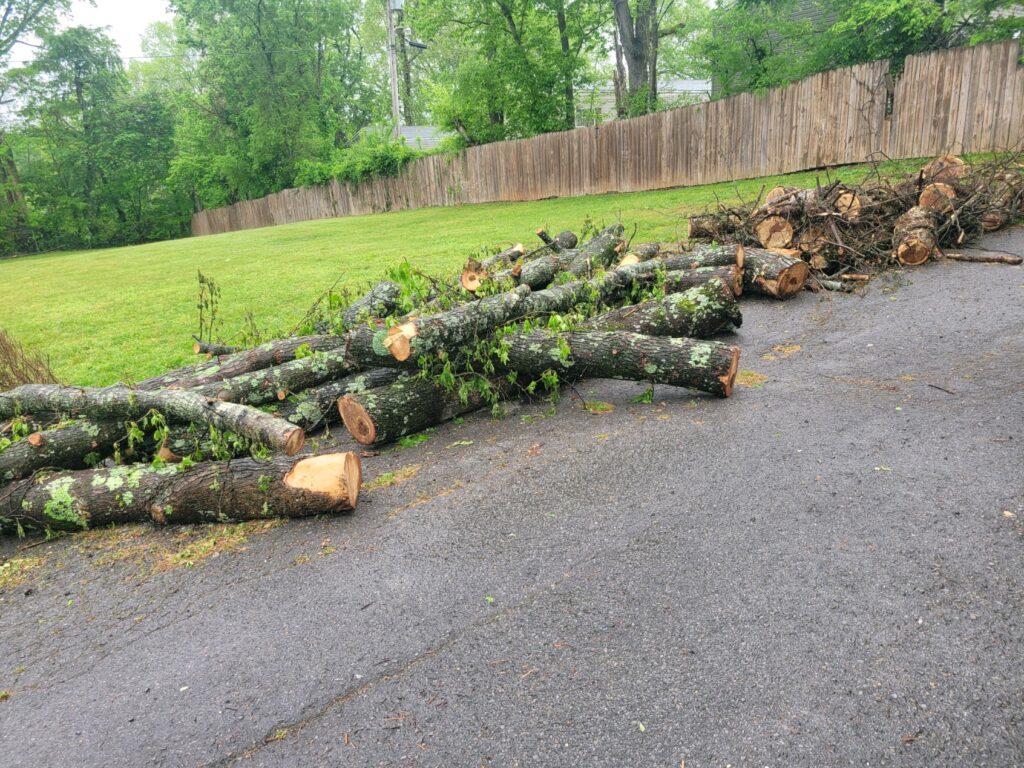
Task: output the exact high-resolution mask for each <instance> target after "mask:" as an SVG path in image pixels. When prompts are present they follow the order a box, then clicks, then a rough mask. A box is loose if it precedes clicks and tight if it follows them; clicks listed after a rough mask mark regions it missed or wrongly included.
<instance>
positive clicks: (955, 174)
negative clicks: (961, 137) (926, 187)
mask: <svg viewBox="0 0 1024 768" xmlns="http://www.w3.org/2000/svg"><path fill="white" fill-rule="evenodd" d="M966 175H967V164H966V163H964V161H963V160H961V159H960V158H959V157H957V156H956V155H943V156H942V157H937V158H935V159H934V160H932V161H931V162H930V163H928V165H926V166H925V167H924V168H922V169H921V178H922V179H924V180H925V181H931V182H943V183H945V184H955V183H956V182H957V181H959V180H960V179H962V178H963V177H964V176H966Z"/></svg>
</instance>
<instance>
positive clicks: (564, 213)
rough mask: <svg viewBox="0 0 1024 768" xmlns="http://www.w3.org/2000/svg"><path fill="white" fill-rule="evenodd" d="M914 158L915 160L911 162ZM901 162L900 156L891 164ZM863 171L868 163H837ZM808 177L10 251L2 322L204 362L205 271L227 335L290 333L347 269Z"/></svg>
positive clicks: (146, 361) (449, 269)
mask: <svg viewBox="0 0 1024 768" xmlns="http://www.w3.org/2000/svg"><path fill="white" fill-rule="evenodd" d="M907 167H914V164H913V163H910V164H909V165H908V166H907ZM890 168H892V166H890ZM831 173H832V177H833V178H835V177H836V176H837V175H838V176H841V177H842V178H844V179H846V180H849V181H860V180H861V179H862V177H863V175H864V170H863V169H862V168H857V167H853V168H845V169H840V170H839V171H836V170H833V171H832V172H831ZM819 175H820V176H821V177H822V179H824V177H825V175H826V174H825V173H824V172H823V173H821V174H817V173H814V172H810V173H798V174H791V175H788V176H776V177H770V178H764V179H755V180H750V181H741V182H736V183H732V182H730V183H724V184H714V185H708V186H703V187H689V188H685V189H669V190H661V191H657V192H638V193H631V194H610V195H598V196H593V197H580V198H562V199H556V200H542V201H538V202H529V203H492V204H485V205H467V206H463V207H458V208H428V209H422V210H417V211H398V212H395V213H387V214H378V215H371V216H358V217H351V218H343V219H327V220H323V221H314V222H305V223H301V224H290V225H287V226H281V227H273V228H267V229H256V230H248V231H245V232H235V233H230V234H226V235H215V236H211V237H201V238H194V239H185V240H175V241H169V242H163V243H152V244H149V245H140V246H134V247H129V248H114V249H106V250H96V251H84V252H74V253H51V254H45V255H40V256H28V257H21V258H17V259H11V260H7V261H0V328H4V329H6V330H8V331H9V332H10V333H11V334H13V335H14V337H15V338H16V339H18V340H19V341H21V342H22V343H23V344H24V345H25V346H26V347H28V348H29V349H31V350H33V351H39V352H42V353H44V354H46V355H49V356H50V358H51V361H52V363H53V366H54V369H55V371H56V372H57V374H58V376H60V377H61V378H62V379H63V380H65V381H67V382H70V383H75V384H80V385H106V384H111V383H113V382H115V381H127V382H130V381H136V380H139V379H142V378H145V377H148V376H152V375H155V374H157V373H160V372H161V371H164V370H167V369H169V368H173V367H176V366H179V365H183V364H185V363H188V362H191V361H192V360H194V355H193V354H192V350H191V343H192V342H191V339H190V334H191V333H194V332H196V330H197V320H196V318H197V312H196V306H195V305H196V298H197V291H198V288H197V283H196V271H197V270H202V272H203V273H204V274H205V275H207V276H209V277H212V278H213V279H214V280H216V281H217V283H218V284H219V285H220V287H221V290H222V296H221V301H220V314H221V318H222V320H223V325H222V335H223V336H225V337H226V338H228V339H230V337H231V336H232V335H233V334H235V333H237V332H238V331H239V330H240V329H241V327H242V322H243V318H244V314H245V311H246V310H252V312H253V313H254V314H255V316H256V319H257V323H258V324H259V325H260V327H262V328H266V329H269V330H271V331H273V332H275V333H277V334H280V333H284V332H287V331H288V330H290V329H291V328H292V327H293V326H294V325H295V323H297V322H298V321H299V320H300V319H301V318H302V317H303V315H304V314H305V311H306V309H307V308H308V307H309V306H310V304H311V303H312V302H313V301H314V300H315V299H316V297H317V296H318V295H320V293H321V292H323V291H324V290H325V289H326V288H327V287H328V286H329V285H331V284H332V283H333V282H334V281H335V280H336V279H337V278H339V276H340V277H341V278H342V285H349V286H353V287H358V286H360V285H361V284H368V283H369V282H370V281H372V280H375V279H377V278H378V277H380V275H381V274H382V272H383V271H384V269H385V268H386V267H387V266H388V265H391V264H395V263H397V262H400V261H401V260H402V259H408V260H409V261H410V262H411V263H412V264H413V266H415V267H416V268H418V269H420V270H423V271H425V272H429V273H435V274H438V273H440V274H444V273H453V274H454V273H456V272H457V271H458V270H459V268H460V267H461V266H462V264H463V263H464V262H465V260H466V257H467V256H468V255H469V254H471V253H472V252H473V251H475V250H477V249H480V248H481V247H496V246H499V245H508V244H511V243H514V242H518V241H521V242H523V243H525V244H527V246H532V245H535V244H537V243H538V241H537V238H536V235H534V230H535V229H536V228H537V227H541V226H543V227H546V228H547V229H549V230H550V231H551V232H552V233H554V232H558V231H561V230H562V229H574V230H576V231H579V227H580V226H581V225H582V223H583V222H584V221H585V220H586V219H587V218H588V217H589V218H590V219H591V220H592V221H593V222H594V223H596V224H598V225H603V224H609V223H612V222H614V221H621V222H622V223H623V224H624V225H625V226H626V231H627V234H631V233H632V232H633V227H634V225H636V227H637V230H636V236H635V241H636V242H643V241H648V240H658V241H671V240H678V239H680V238H681V237H683V236H684V235H685V234H686V216H687V215H688V214H690V213H695V212H699V211H702V210H703V209H705V208H706V207H708V206H714V205H715V204H716V202H717V201H719V200H720V201H722V202H723V203H726V204H728V203H732V202H735V201H736V200H737V199H738V198H743V199H747V200H751V199H753V198H754V197H755V196H756V195H757V194H758V193H759V192H760V191H761V190H762V189H766V188H770V187H773V186H776V185H777V184H782V183H785V184H793V185H810V184H813V183H814V181H815V178H816V176H819Z"/></svg>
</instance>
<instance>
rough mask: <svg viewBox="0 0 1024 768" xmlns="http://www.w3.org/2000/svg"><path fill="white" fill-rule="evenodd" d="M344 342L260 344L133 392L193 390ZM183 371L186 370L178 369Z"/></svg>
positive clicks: (327, 338) (315, 339) (296, 339)
mask: <svg viewBox="0 0 1024 768" xmlns="http://www.w3.org/2000/svg"><path fill="white" fill-rule="evenodd" d="M344 342H345V337H343V336H331V335H322V336H292V337H289V338H287V339H279V340H277V341H271V342H268V343H266V344H261V345H260V346H258V347H254V348H253V349H246V350H244V351H242V352H237V353H235V354H233V355H228V356H227V357H223V358H218V359H217V360H215V361H214V360H211V361H210V362H209V363H206V364H203V365H201V366H200V367H198V368H197V369H196V373H195V374H194V375H188V374H186V375H185V376H179V375H178V373H179V371H174V372H172V373H171V374H165V375H163V376H157V377H156V378H153V379H147V380H146V381H144V382H142V383H141V384H140V385H138V386H137V387H135V388H136V389H144V390H147V391H148V390H153V389H164V388H171V389H195V388H196V387H202V386H204V385H207V384H211V383H213V382H216V381H222V380H224V379H230V378H232V377H234V376H239V375H241V374H244V373H250V372H252V371H258V370H262V369H264V368H269V367H270V366H272V365H280V364H281V363H286V362H288V361H289V360H294V359H295V356H296V354H303V353H312V352H324V351H326V350H329V349H336V348H337V347H339V346H341V345H342V344H343V343H344ZM180 370H181V371H186V370H187V369H180Z"/></svg>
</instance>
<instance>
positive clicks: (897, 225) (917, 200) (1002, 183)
mask: <svg viewBox="0 0 1024 768" xmlns="http://www.w3.org/2000/svg"><path fill="white" fill-rule="evenodd" d="M1022 205H1024V167H1022V166H1021V165H1019V164H1018V163H1017V158H1011V159H1000V160H998V161H992V162H989V163H983V164H980V165H976V166H973V167H971V166H968V165H967V164H965V163H964V161H963V160H961V159H960V158H958V157H955V156H951V155H946V156H943V157H939V158H936V159H935V160H933V161H932V162H930V163H928V164H927V165H926V166H925V167H924V168H922V169H921V170H920V171H919V172H918V173H916V174H914V175H913V176H907V177H905V178H903V179H900V180H897V181H892V180H889V179H886V178H883V177H881V176H880V175H878V174H877V173H875V174H873V176H872V177H871V178H870V179H869V180H868V181H867V182H866V183H864V184H861V185H857V186H847V185H845V184H843V183H842V182H841V181H834V182H831V183H829V184H827V185H826V186H821V185H820V184H819V185H818V186H816V187H815V188H814V189H801V188H797V187H775V188H774V189H770V190H768V191H767V193H766V194H765V195H764V199H763V201H761V202H759V203H757V204H755V205H750V206H746V207H739V208H722V209H720V210H717V211H714V212H709V213H704V214H700V215H697V216H692V217H690V220H689V225H690V239H691V240H692V241H698V242H699V241H716V242H719V243H729V242H736V243H743V244H745V245H753V246H760V247H762V248H767V249H770V250H772V251H774V252H777V253H783V254H786V255H789V256H794V257H799V258H801V259H802V260H804V261H806V262H807V263H808V264H809V266H810V267H811V268H812V269H813V270H814V274H815V275H816V276H818V277H826V278H835V277H839V276H842V275H845V274H849V273H863V272H870V271H872V270H873V269H877V268H878V267H880V266H885V265H887V264H891V263H893V262H897V263H899V264H900V265H903V266H908V267H911V266H918V265H920V264H924V263H925V262H927V261H929V260H930V259H938V258H942V257H943V256H944V255H945V254H944V250H945V249H949V248H957V247H959V246H962V245H965V244H966V243H967V242H969V241H970V239H971V238H972V237H974V236H976V235H978V234H980V233H982V232H992V231H995V230H997V229H1001V228H1002V227H1005V226H1007V225H1008V224H1009V223H1010V222H1011V221H1012V220H1013V218H1014V217H1015V216H1017V215H1018V214H1019V213H1020V212H1021V210H1022ZM826 282H827V281H826Z"/></svg>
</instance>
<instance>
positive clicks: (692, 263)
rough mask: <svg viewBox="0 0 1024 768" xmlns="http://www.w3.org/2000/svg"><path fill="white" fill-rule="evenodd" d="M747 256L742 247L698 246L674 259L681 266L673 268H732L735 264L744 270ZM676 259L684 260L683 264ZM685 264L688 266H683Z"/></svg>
mask: <svg viewBox="0 0 1024 768" xmlns="http://www.w3.org/2000/svg"><path fill="white" fill-rule="evenodd" d="M746 255H747V254H746V249H744V247H743V246H742V245H718V246H711V245H698V246H697V247H696V248H694V249H693V250H692V251H691V252H690V253H681V254H679V255H678V256H675V257H673V261H672V263H673V264H676V263H679V264H680V266H677V267H673V269H697V268H698V267H731V266H732V265H733V264H735V265H736V266H737V267H739V268H740V269H743V267H744V264H745V263H746ZM675 259H682V260H683V262H677V261H675ZM683 264H685V265H686V266H683ZM737 295H738V294H737Z"/></svg>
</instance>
